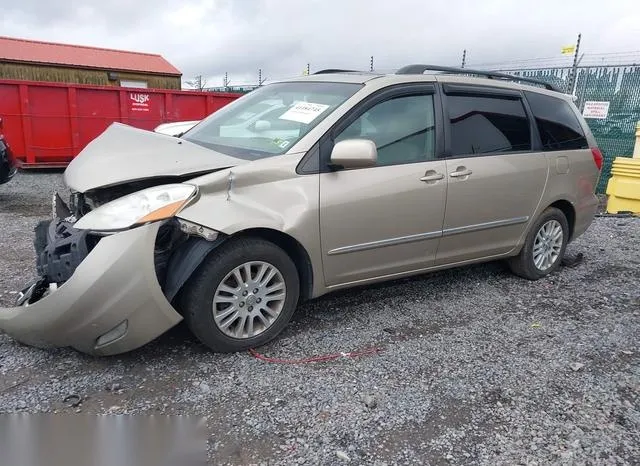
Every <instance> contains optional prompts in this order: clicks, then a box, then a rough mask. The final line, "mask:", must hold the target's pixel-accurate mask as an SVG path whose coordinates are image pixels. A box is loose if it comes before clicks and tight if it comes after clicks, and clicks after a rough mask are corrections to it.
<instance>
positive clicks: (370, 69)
mask: <svg viewBox="0 0 640 466" xmlns="http://www.w3.org/2000/svg"><path fill="white" fill-rule="evenodd" d="M369 71H373V55H371V61H370V62H369Z"/></svg>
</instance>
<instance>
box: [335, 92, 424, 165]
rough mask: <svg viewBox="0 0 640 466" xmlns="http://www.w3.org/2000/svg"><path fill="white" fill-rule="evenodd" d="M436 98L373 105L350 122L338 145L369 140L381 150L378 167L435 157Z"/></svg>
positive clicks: (414, 98) (390, 101)
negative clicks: (352, 140)
mask: <svg viewBox="0 0 640 466" xmlns="http://www.w3.org/2000/svg"><path fill="white" fill-rule="evenodd" d="M434 118H435V116H434V110H433V95H412V96H405V97H397V98H395V99H390V100H386V101H384V102H381V103H379V104H377V105H374V106H373V107H371V108H370V109H369V110H367V111H366V112H365V113H364V114H362V115H361V116H360V117H359V118H358V119H357V120H355V121H354V122H353V123H351V124H350V125H349V126H348V127H347V128H346V129H345V130H344V131H343V132H342V133H340V135H338V137H337V138H336V140H335V142H339V141H343V140H345V139H370V140H372V141H373V142H375V144H376V147H377V148H378V165H396V164H402V163H411V162H420V161H425V160H432V159H434V158H435V120H434Z"/></svg>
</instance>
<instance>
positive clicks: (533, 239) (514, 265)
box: [508, 207, 569, 280]
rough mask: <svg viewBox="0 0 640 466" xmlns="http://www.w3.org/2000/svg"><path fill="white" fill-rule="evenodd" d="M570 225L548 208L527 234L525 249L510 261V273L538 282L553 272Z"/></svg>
mask: <svg viewBox="0 0 640 466" xmlns="http://www.w3.org/2000/svg"><path fill="white" fill-rule="evenodd" d="M568 239H569V222H568V221H567V217H565V215H564V213H563V212H562V211H561V210H560V209H557V208H555V207H549V208H547V209H546V210H545V211H544V212H542V214H541V215H540V217H539V218H538V220H536V222H535V223H534V225H533V226H532V228H531V230H530V231H529V233H528V234H527V238H526V240H525V243H524V246H523V247H522V250H521V251H520V254H518V255H517V256H515V257H512V258H511V259H509V261H508V264H509V267H510V268H511V271H512V272H513V273H515V274H516V275H518V276H520V277H523V278H526V279H528V280H538V279H539V278H542V277H545V276H547V275H549V274H551V273H553V272H555V271H556V270H557V269H558V267H560V263H561V262H562V258H563V257H564V252H565V250H566V248H567V242H568Z"/></svg>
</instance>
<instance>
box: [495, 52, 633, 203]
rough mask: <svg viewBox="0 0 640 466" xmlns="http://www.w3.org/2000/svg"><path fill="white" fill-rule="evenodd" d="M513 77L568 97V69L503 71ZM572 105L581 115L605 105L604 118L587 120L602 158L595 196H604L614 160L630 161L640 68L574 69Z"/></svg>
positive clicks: (622, 66)
mask: <svg viewBox="0 0 640 466" xmlns="http://www.w3.org/2000/svg"><path fill="white" fill-rule="evenodd" d="M499 71H503V72H505V73H509V74H512V75H515V76H522V77H530V78H536V79H541V80H543V81H545V82H549V83H550V84H554V85H555V86H557V87H558V88H560V89H563V90H565V92H567V93H572V89H570V87H571V84H572V79H571V74H572V69H571V68H570V67H566V68H546V69H544V68H539V69H529V70H527V69H504V70H499ZM573 87H574V89H573V93H574V95H575V96H576V99H577V100H576V105H577V106H578V108H579V109H580V111H581V112H583V111H584V107H585V103H586V102H592V101H596V102H609V111H608V114H607V116H606V118H603V119H600V118H587V120H586V121H587V123H588V124H589V127H590V128H591V131H592V132H593V135H594V136H595V138H596V140H597V141H598V146H599V147H600V149H601V150H602V153H603V155H604V165H603V167H602V175H601V177H600V183H599V184H598V193H604V191H605V190H606V188H607V181H608V180H609V176H610V173H611V164H612V162H613V159H615V158H616V157H631V154H632V153H633V145H634V142H635V127H636V123H637V122H639V121H640V65H635V64H633V65H616V66H589V67H578V69H577V73H576V79H575V85H574V86H573Z"/></svg>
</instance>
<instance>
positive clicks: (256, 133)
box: [183, 82, 362, 160]
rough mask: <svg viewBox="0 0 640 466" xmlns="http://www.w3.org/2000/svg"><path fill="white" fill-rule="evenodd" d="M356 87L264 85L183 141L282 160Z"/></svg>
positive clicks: (245, 156) (240, 155) (235, 154)
mask: <svg viewBox="0 0 640 466" xmlns="http://www.w3.org/2000/svg"><path fill="white" fill-rule="evenodd" d="M361 87H362V86H361V85H360V84H351V83H327V82H292V83H277V84H270V85H268V86H264V87H261V88H258V89H257V90H255V91H252V92H251V93H249V94H247V95H245V96H243V97H241V98H240V99H238V100H236V101H235V102H233V103H231V104H229V105H227V106H226V107H223V108H222V109H220V110H218V111H217V112H215V113H214V114H212V115H211V116H209V117H208V118H206V119H205V120H203V121H202V122H201V123H200V124H199V125H197V126H196V127H195V128H193V129H192V130H191V131H189V132H188V133H187V134H185V135H184V136H183V138H184V139H186V140H187V141H190V142H194V143H196V144H200V145H202V146H205V147H208V148H210V149H213V150H216V151H218V152H221V153H223V154H226V155H231V156H233V157H238V158H243V159H249V160H255V159H259V158H264V157H270V156H273V155H280V154H284V153H285V152H286V151H287V150H288V149H289V148H290V147H291V146H292V145H293V144H295V143H296V142H297V141H298V140H299V139H300V138H302V136H304V135H305V134H307V133H308V132H309V131H310V130H311V129H312V128H313V127H314V126H316V125H317V124H318V123H320V122H321V121H322V120H323V119H324V118H326V117H327V115H329V114H330V113H331V112H333V111H334V110H335V109H336V108H337V107H338V106H340V105H341V104H342V103H343V102H344V101H345V100H347V99H348V98H349V97H351V96H352V95H353V94H355V93H356V92H357V91H358V90H359V89H360V88H361Z"/></svg>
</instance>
